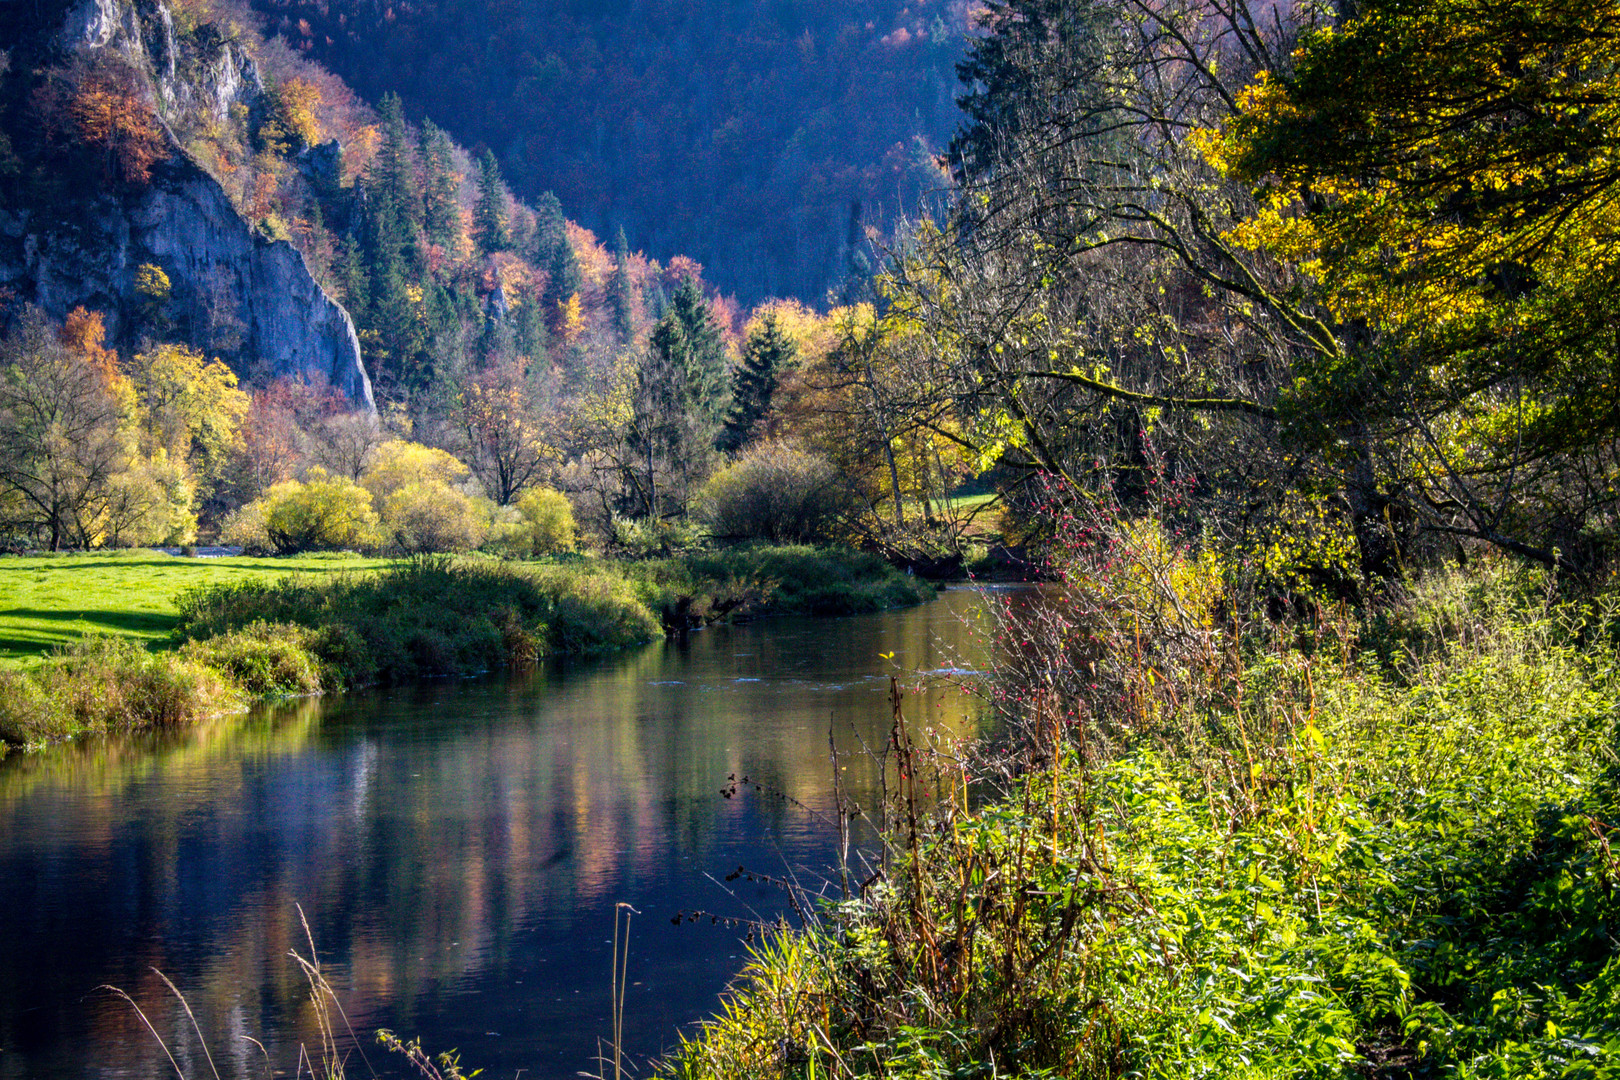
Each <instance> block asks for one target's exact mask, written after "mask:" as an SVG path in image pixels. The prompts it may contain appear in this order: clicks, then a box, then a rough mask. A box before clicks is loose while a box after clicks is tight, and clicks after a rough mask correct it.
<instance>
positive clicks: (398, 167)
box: [367, 94, 422, 242]
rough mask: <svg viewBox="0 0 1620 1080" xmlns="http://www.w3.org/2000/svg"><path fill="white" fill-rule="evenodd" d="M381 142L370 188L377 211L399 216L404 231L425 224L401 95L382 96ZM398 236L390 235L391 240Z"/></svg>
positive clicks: (404, 232)
mask: <svg viewBox="0 0 1620 1080" xmlns="http://www.w3.org/2000/svg"><path fill="white" fill-rule="evenodd" d="M380 112H381V113H382V145H381V146H379V147H378V148H377V157H376V160H375V161H373V162H372V166H371V175H370V183H369V184H368V185H367V186H368V187H369V189H370V195H371V197H372V204H373V207H374V212H375V213H377V214H378V216H379V217H381V216H382V215H383V214H384V213H385V212H392V213H395V214H397V215H398V223H397V225H398V228H399V230H400V233H401V237H400V238H399V239H400V242H403V237H404V234H406V233H408V232H409V231H411V230H413V229H415V228H417V227H420V225H421V223H422V196H421V191H420V189H419V188H418V187H417V183H416V160H415V155H414V154H413V153H412V152H411V143H410V137H409V135H408V134H407V132H406V130H405V110H404V108H403V106H401V104H400V100H399V95H398V94H385V95H383V99H382V105H381V107H380ZM394 239H395V238H393V237H390V240H391V241H392V240H394Z"/></svg>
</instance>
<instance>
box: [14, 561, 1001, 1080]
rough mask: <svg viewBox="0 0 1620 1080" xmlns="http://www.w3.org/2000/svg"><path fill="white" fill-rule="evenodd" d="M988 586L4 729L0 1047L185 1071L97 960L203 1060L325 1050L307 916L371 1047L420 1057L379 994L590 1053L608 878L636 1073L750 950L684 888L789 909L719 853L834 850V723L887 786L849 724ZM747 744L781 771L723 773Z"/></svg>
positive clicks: (511, 1045) (36, 1078) (503, 1049)
mask: <svg viewBox="0 0 1620 1080" xmlns="http://www.w3.org/2000/svg"><path fill="white" fill-rule="evenodd" d="M978 604H979V598H978V596H977V595H976V594H975V593H973V592H971V591H967V590H952V591H948V592H946V593H945V594H943V596H942V597H941V598H940V599H939V600H938V601H936V602H934V603H931V604H927V605H924V606H922V607H918V608H913V609H910V610H905V611H898V612H890V613H886V614H882V615H873V616H861V617H855V618H847V619H798V618H782V619H766V620H761V621H759V622H755V623H752V624H748V625H744V626H736V627H716V628H711V629H709V630H705V631H703V632H701V633H696V634H693V635H691V636H690V637H689V638H687V639H686V640H684V641H667V642H661V643H657V644H654V645H651V646H648V647H647V648H645V649H642V650H637V651H634V652H632V653H627V654H624V655H621V656H618V657H614V658H612V659H610V660H606V661H599V662H594V663H590V664H552V665H547V666H544V667H542V668H540V669H538V670H536V671H534V672H531V673H527V674H523V675H509V676H496V677H487V678H481V679H473V680H456V681H447V682H437V683H429V684H424V685H420V686H414V687H408V688H401V689H394V690H388V691H379V692H372V693H364V694H354V695H348V696H340V697H334V698H332V699H329V700H310V701H300V702H295V703H291V704H285V705H281V706H278V707H274V708H266V709H262V710H260V711H259V712H257V713H254V714H252V715H251V716H248V717H236V718H228V719H223V720H220V721H217V722H214V723H211V724H208V725H205V726H204V727H201V728H198V729H193V730H188V731H185V732H174V733H164V734H156V735H148V736H142V737H137V738H123V739H106V740H87V741H85V742H84V743H81V744H77V745H69V746H63V747H58V748H55V749H53V750H51V751H49V752H47V753H44V754H35V755H15V754H14V755H12V756H11V757H10V758H8V759H6V760H5V761H0V910H3V911H4V912H5V923H4V931H3V933H0V1080H12V1078H19V1080H20V1078H24V1077H26V1078H30V1080H42V1078H46V1080H48V1078H59V1077H60V1078H67V1077H115V1076H116V1077H125V1078H131V1077H133V1078H147V1077H150V1078H154V1080H155V1078H158V1077H164V1076H168V1077H173V1076H174V1075H175V1066H173V1065H171V1064H170V1062H169V1060H168V1058H167V1057H166V1056H165V1052H164V1050H163V1048H162V1047H160V1046H159V1044H158V1041H157V1039H156V1038H155V1037H154V1035H153V1033H152V1032H150V1031H148V1030H146V1028H145V1027H144V1025H143V1023H142V1020H141V1018H140V1016H139V1015H138V1014H137V1012H136V1010H135V1008H134V1007H132V1005H131V1004H130V1003H129V1002H127V1001H125V1000H124V999H123V998H121V997H119V996H118V995H116V994H114V993H112V992H111V991H109V990H106V989H99V988H101V987H104V986H116V987H118V988H120V989H122V990H123V991H125V992H126V993H127V994H128V995H129V996H130V997H131V998H132V999H133V1000H134V1002H135V1003H136V1004H138V1005H139V1006H140V1007H141V1009H142V1010H143V1011H144V1012H145V1014H146V1016H147V1017H148V1018H149V1019H150V1021H151V1024H152V1026H153V1027H154V1028H155V1029H156V1031H157V1032H158V1033H159V1034H160V1035H161V1036H162V1038H163V1041H164V1043H166V1044H167V1046H168V1050H169V1052H171V1053H172V1054H173V1056H174V1060H175V1062H176V1063H177V1065H178V1068H179V1070H180V1071H181V1072H182V1073H183V1074H184V1075H185V1076H187V1077H191V1078H199V1080H200V1078H204V1077H211V1076H213V1075H214V1070H217V1072H218V1075H219V1076H220V1077H222V1078H231V1080H236V1078H243V1080H246V1078H249V1077H264V1076H265V1075H267V1073H274V1074H276V1075H293V1074H294V1072H295V1070H296V1069H297V1068H298V1060H299V1047H300V1046H301V1045H302V1046H306V1047H307V1048H308V1050H309V1053H310V1054H311V1055H312V1056H318V1054H319V1051H320V1037H319V1025H318V1024H317V1022H316V1017H315V1014H314V1011H313V1009H312V1008H311V1006H310V1005H309V988H308V984H307V982H306V980H305V976H304V974H303V973H302V972H301V970H300V968H299V966H298V964H297V962H296V961H295V960H294V959H292V957H291V956H290V955H289V954H290V953H291V952H293V951H297V952H299V953H301V954H303V955H305V956H306V957H308V956H309V954H310V941H311V940H312V941H313V945H314V949H315V950H316V955H317V957H318V960H319V962H320V965H321V970H322V972H323V973H324V976H325V978H326V979H327V980H328V982H329V983H330V984H331V986H332V988H333V990H334V992H335V994H336V997H337V1000H338V1001H339V1002H340V1003H341V1005H342V1008H343V1011H344V1013H346V1015H347V1021H348V1024H350V1025H352V1027H353V1029H354V1030H355V1031H356V1032H357V1033H358V1035H359V1039H358V1043H359V1048H358V1049H357V1048H356V1046H355V1043H354V1042H353V1041H351V1040H350V1039H349V1038H348V1035H347V1032H346V1031H345V1030H344V1027H345V1023H344V1020H343V1019H342V1018H341V1017H339V1018H336V1025H337V1027H338V1029H339V1034H340V1036H341V1038H340V1042H341V1044H342V1051H343V1053H344V1054H345V1055H346V1056H347V1062H346V1070H347V1074H348V1076H349V1077H350V1078H351V1080H352V1078H356V1077H369V1076H372V1075H374V1074H375V1075H380V1076H393V1075H404V1069H403V1062H402V1061H401V1060H400V1059H398V1058H397V1057H395V1058H393V1059H392V1060H390V1057H389V1055H387V1054H386V1053H385V1052H384V1051H382V1050H381V1048H379V1047H378V1046H377V1045H376V1043H375V1042H374V1041H373V1039H372V1037H371V1036H372V1033H373V1032H374V1031H375V1029H377V1028H379V1027H388V1028H391V1029H393V1030H395V1031H397V1032H399V1033H400V1034H401V1035H404V1036H406V1037H418V1036H419V1037H420V1038H421V1039H422V1042H423V1045H424V1047H425V1048H426V1049H428V1050H430V1051H433V1052H437V1051H440V1050H447V1049H450V1048H456V1049H458V1050H459V1051H460V1053H461V1059H462V1063H463V1066H464V1067H466V1068H468V1069H469V1071H470V1070H471V1069H473V1068H483V1069H484V1070H485V1073H484V1075H485V1076H486V1077H489V1078H490V1080H497V1078H499V1080H513V1078H516V1077H520V1076H521V1077H526V1078H530V1080H548V1078H561V1077H575V1076H577V1075H578V1074H579V1073H580V1072H582V1071H584V1072H596V1071H597V1069H598V1061H597V1055H598V1053H599V1051H600V1050H601V1048H602V1046H603V1045H604V1043H605V1041H606V1040H607V1038H608V1036H609V1034H610V1032H611V1019H610V1008H609V994H610V991H609V986H610V975H609V972H610V968H611V955H612V949H613V943H612V936H613V918H614V905H615V904H616V903H620V902H623V903H628V904H631V905H634V907H635V908H636V909H637V910H638V911H639V912H640V914H639V915H636V916H634V917H632V919H631V930H630V938H629V961H628V971H629V974H628V982H629V986H628V987H627V992H626V995H625V1013H624V1030H625V1036H624V1043H625V1051H626V1053H627V1054H628V1055H629V1058H630V1060H631V1061H632V1062H633V1063H634V1066H635V1070H636V1072H637V1073H638V1074H639V1075H645V1074H646V1073H647V1072H648V1071H650V1070H649V1069H648V1067H647V1064H646V1063H647V1061H648V1059H649V1058H651V1057H652V1056H653V1055H656V1054H658V1053H659V1052H660V1051H663V1050H665V1049H667V1048H669V1047H670V1046H672V1045H673V1044H674V1042H675V1040H676V1036H677V1032H678V1031H681V1030H685V1031H690V1030H691V1025H692V1024H693V1023H694V1022H695V1021H698V1020H700V1019H702V1018H703V1017H705V1016H708V1015H710V1014H712V1013H713V1012H714V1011H715V1009H716V1008H717V1006H718V1003H719V995H720V993H721V991H722V990H723V988H724V987H725V985H726V984H727V982H728V981H729V980H730V979H731V978H732V977H733V976H734V975H735V973H736V972H737V971H738V970H739V969H740V968H741V966H742V965H743V964H744V963H746V962H747V951H746V944H745V942H744V941H743V940H741V936H742V934H743V930H742V929H740V928H739V927H738V926H737V925H728V924H726V923H725V922H723V921H722V922H719V923H715V922H711V921H710V919H709V918H707V917H704V918H700V919H699V920H698V921H696V922H692V921H689V920H687V921H683V924H682V925H680V926H675V925H672V921H671V920H672V919H673V918H674V917H675V916H676V915H677V914H678V913H681V912H691V911H701V912H705V913H712V914H713V915H715V916H718V917H722V918H735V919H747V918H752V917H756V916H757V917H762V918H767V919H768V918H772V917H774V916H776V915H778V914H780V913H781V912H783V911H784V910H785V908H786V898H785V896H784V894H783V893H782V892H781V890H780V889H779V888H777V887H775V886H773V885H769V884H762V883H759V882H757V881H756V882H749V881H748V880H747V879H746V878H739V879H737V880H735V881H727V876H728V875H730V874H731V873H732V872H733V871H735V870H737V869H738V868H739V867H746V868H747V869H749V870H752V871H757V872H759V873H762V874H765V875H769V876H772V877H776V878H782V877H789V876H791V877H795V878H797V880H798V881H799V882H800V883H801V884H803V885H804V886H806V887H807V888H811V889H815V888H817V887H819V883H821V882H825V881H827V880H829V878H830V871H831V868H832V867H833V865H834V862H835V848H836V843H835V836H834V830H833V829H832V827H831V826H830V825H828V824H826V822H825V821H824V820H822V819H823V818H825V817H827V816H828V815H829V813H830V811H831V808H832V806H833V798H832V793H831V772H830V769H831V766H830V763H829V755H828V733H829V730H831V732H832V733H833V736H834V738H835V740H836V742H837V743H838V745H839V748H840V757H841V760H842V761H843V762H844V764H845V765H846V766H847V771H846V772H845V774H844V775H845V778H846V782H847V783H848V785H849V787H850V789H851V791H852V792H853V793H854V794H855V795H856V797H857V798H859V799H860V800H861V801H862V802H863V803H865V804H867V805H870V803H871V801H872V800H871V797H870V796H871V788H872V786H873V785H874V783H875V777H876V775H877V770H876V769H875V768H874V767H873V765H872V764H871V762H870V761H869V760H868V759H867V758H866V757H865V755H864V754H863V753H862V752H861V747H862V742H863V741H864V743H865V744H866V745H867V746H870V747H873V748H877V747H879V746H881V745H882V743H883V741H884V739H885V737H886V735H887V732H888V727H889V710H888V705H887V694H888V685H889V683H888V676H889V674H890V673H891V672H895V671H900V672H902V673H906V672H930V671H931V672H936V673H940V672H943V673H946V674H947V676H948V673H949V672H950V671H951V670H953V669H971V668H973V667H975V666H977V665H978V664H979V663H980V662H981V660H982V656H983V653H984V648H985V645H984V643H983V641H982V635H981V633H980V630H979V622H978V620H977V619H976V618H975V612H976V610H977V607H978ZM883 654H893V656H892V659H891V658H885V656H884V655H883ZM912 681H915V680H914V679H913V680H912ZM975 701H976V699H975V698H973V697H971V696H970V695H967V694H964V693H962V692H961V691H960V690H959V689H954V688H952V687H951V686H950V685H949V684H948V679H947V680H944V681H938V682H936V684H935V685H932V686H931V687H930V688H928V689H926V690H921V691H919V692H917V693H916V694H914V695H913V696H911V697H908V699H907V703H906V709H907V713H908V716H910V717H911V718H913V720H914V721H921V722H923V723H927V724H932V725H933V726H935V727H936V728H937V729H939V730H941V731H949V732H953V733H956V734H958V735H964V736H965V735H971V734H972V733H973V731H974V727H973V725H974V724H976V723H977V722H978V721H977V719H976V717H977V715H978V710H977V709H976V708H975ZM924 717H926V718H927V719H926V720H923V718H924ZM733 774H737V775H739V776H740V775H743V774H746V775H747V776H749V777H750V778H751V779H753V780H756V781H758V782H759V783H760V784H762V785H763V786H764V787H765V788H766V791H765V792H764V793H759V792H756V791H753V790H752V789H748V788H745V789H742V790H741V791H740V792H739V793H738V794H737V796H736V797H733V798H727V797H725V796H723V795H722V793H721V789H722V788H723V787H727V786H728V777H730V776H731V775H733ZM300 911H301V912H302V916H301V914H300ZM301 918H307V923H308V934H307V936H306V932H305V929H304V925H303V923H302V922H301ZM157 971H161V972H162V973H163V974H164V975H166V976H167V977H168V978H169V979H171V980H172V981H173V982H174V984H175V985H176V986H177V987H178V988H179V989H180V990H181V991H183V993H184V995H185V999H186V1001H187V1003H189V1006H190V1008H191V1010H192V1011H193V1012H194V1013H195V1016H196V1024H197V1027H198V1028H200V1030H201V1033H202V1034H201V1038H199V1036H198V1035H197V1034H196V1033H195V1032H194V1031H193V1028H192V1023H191V1021H190V1020H188V1018H187V1015H186V1012H185V1010H184V1008H183V1007H182V1006H181V1005H180V1003H179V1002H178V1001H177V1000H176V999H175V998H174V997H173V996H172V995H171V994H170V993H169V991H168V989H167V988H166V987H165V986H164V984H163V982H162V981H161V980H160V978H159V976H158V975H157V974H156V972H157ZM255 1040H256V1041H255ZM261 1045H262V1049H261ZM209 1055H211V1057H212V1069H211V1068H210V1065H209V1063H208V1060H207V1057H208V1056H209Z"/></svg>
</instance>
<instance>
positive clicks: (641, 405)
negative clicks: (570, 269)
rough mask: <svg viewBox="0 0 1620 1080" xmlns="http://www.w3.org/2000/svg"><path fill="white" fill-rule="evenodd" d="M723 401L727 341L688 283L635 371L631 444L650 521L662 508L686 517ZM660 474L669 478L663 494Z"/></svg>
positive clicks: (711, 445)
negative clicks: (672, 509)
mask: <svg viewBox="0 0 1620 1080" xmlns="http://www.w3.org/2000/svg"><path fill="white" fill-rule="evenodd" d="M725 397H726V385H725V342H724V340H723V339H722V338H721V336H720V327H719V324H718V323H716V322H715V319H714V315H713V314H712V313H711V312H710V310H709V305H708V304H706V303H705V302H704V300H703V294H702V292H701V291H700V290H699V289H698V286H697V283H696V282H695V281H692V280H691V279H688V280H686V281H685V282H683V283H682V284H681V287H680V288H679V289H678V290H677V291H676V293H675V297H674V299H673V300H672V301H671V302H670V306H669V310H668V311H666V312H665V313H664V316H663V318H661V319H659V320H658V325H657V326H655V327H653V331H652V334H651V335H650V336H649V338H648V340H647V352H646V353H645V355H644V356H643V357H642V361H641V365H640V367H639V369H638V370H637V372H636V400H635V415H634V418H633V420H632V423H631V428H630V438H629V445H630V448H631V449H632V451H634V452H635V455H636V457H637V459H638V461H639V464H638V467H637V469H636V470H635V472H636V473H637V474H638V475H637V476H636V477H635V479H636V482H637V486H638V487H641V488H642V489H643V490H642V493H641V498H642V503H643V509H644V511H645V513H646V514H647V515H648V516H652V517H658V516H661V515H662V514H663V513H664V512H665V511H664V508H667V507H674V508H675V509H676V510H677V512H679V513H682V514H684V513H685V512H686V510H687V503H688V500H689V498H690V495H691V492H692V490H693V488H694V487H695V486H696V485H697V483H698V482H699V481H701V480H702V479H703V477H704V476H705V475H706V474H707V472H708V469H709V466H710V464H711V463H712V460H713V457H714V441H715V435H716V433H717V432H718V430H719V427H720V417H721V412H722V409H723V407H724V404H725ZM660 473H662V474H663V475H665V476H666V477H667V480H668V483H667V484H666V485H665V486H664V490H663V491H662V492H660V484H659V481H658V477H659V475H660ZM670 485H673V486H672V487H671V486H670Z"/></svg>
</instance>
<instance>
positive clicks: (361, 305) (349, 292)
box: [333, 236, 371, 322]
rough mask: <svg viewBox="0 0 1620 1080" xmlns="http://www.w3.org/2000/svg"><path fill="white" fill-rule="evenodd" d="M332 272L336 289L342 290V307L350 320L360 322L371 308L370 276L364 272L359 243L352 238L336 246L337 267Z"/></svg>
mask: <svg viewBox="0 0 1620 1080" xmlns="http://www.w3.org/2000/svg"><path fill="white" fill-rule="evenodd" d="M333 270H334V271H335V273H336V276H337V281H338V287H339V288H340V289H342V290H343V306H344V307H345V308H347V309H348V312H349V317H350V318H352V319H354V320H355V321H356V322H360V321H361V320H363V319H364V318H365V317H366V313H367V311H368V310H369V309H370V308H371V275H370V273H369V272H368V271H367V270H366V260H365V256H364V255H363V254H362V253H361V251H360V241H358V240H356V239H355V238H354V237H352V236H346V237H344V238H343V242H342V243H341V244H339V245H338V253H337V265H336V266H334V267H333Z"/></svg>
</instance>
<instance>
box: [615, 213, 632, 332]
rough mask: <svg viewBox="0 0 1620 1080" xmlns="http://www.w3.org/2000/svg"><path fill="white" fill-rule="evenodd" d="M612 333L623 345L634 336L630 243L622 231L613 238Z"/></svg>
mask: <svg viewBox="0 0 1620 1080" xmlns="http://www.w3.org/2000/svg"><path fill="white" fill-rule="evenodd" d="M610 299H611V300H612V301H613V332H614V333H615V334H616V335H617V336H618V338H619V340H620V341H621V342H623V343H625V344H629V343H630V339H631V338H632V337H634V336H635V308H634V298H633V293H632V289H631V284H630V242H629V241H628V240H627V239H625V235H624V229H623V228H621V229H619V232H618V235H617V236H615V237H614V238H613V284H612V289H611V296H610Z"/></svg>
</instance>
